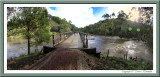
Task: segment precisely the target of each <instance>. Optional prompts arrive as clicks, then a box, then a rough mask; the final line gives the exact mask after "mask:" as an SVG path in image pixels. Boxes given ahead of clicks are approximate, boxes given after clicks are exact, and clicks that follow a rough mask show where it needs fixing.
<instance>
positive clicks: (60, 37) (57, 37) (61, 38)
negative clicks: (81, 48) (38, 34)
mask: <svg viewBox="0 0 160 77" xmlns="http://www.w3.org/2000/svg"><path fill="white" fill-rule="evenodd" d="M72 34H73V32H65V33H59V34H53V35H52V41H53V47H54V46H56V45H58V44H59V43H61V42H63V41H64V40H66V39H67V38H68V37H70V36H71V35H72Z"/></svg>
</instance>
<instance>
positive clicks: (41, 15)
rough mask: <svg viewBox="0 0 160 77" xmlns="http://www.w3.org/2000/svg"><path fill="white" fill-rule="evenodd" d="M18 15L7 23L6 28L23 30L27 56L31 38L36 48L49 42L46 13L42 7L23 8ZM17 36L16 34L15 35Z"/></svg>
mask: <svg viewBox="0 0 160 77" xmlns="http://www.w3.org/2000/svg"><path fill="white" fill-rule="evenodd" d="M21 9H22V10H21V12H20V14H18V15H17V16H14V17H13V19H11V20H10V21H8V24H7V26H10V27H12V29H13V28H21V29H23V31H21V32H23V34H24V35H25V38H26V39H27V40H28V54H30V45H31V41H30V40H31V38H33V39H34V43H33V45H35V46H37V45H40V44H42V43H43V42H49V39H50V26H49V19H48V12H47V10H46V9H45V8H43V7H23V8H21ZM17 34H18V33H17Z"/></svg>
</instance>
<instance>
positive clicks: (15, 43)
mask: <svg viewBox="0 0 160 77" xmlns="http://www.w3.org/2000/svg"><path fill="white" fill-rule="evenodd" d="M47 46H52V41H50V43H48V44H47ZM42 48H43V45H40V46H37V47H33V46H31V47H30V51H31V53H32V52H36V51H41V50H42ZM25 54H28V44H27V40H26V39H22V38H14V39H7V59H10V58H14V57H19V56H21V55H25Z"/></svg>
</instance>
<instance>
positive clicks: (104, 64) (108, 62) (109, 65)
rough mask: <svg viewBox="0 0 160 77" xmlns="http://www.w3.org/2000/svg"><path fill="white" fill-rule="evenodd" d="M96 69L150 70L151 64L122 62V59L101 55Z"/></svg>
mask: <svg viewBox="0 0 160 77" xmlns="http://www.w3.org/2000/svg"><path fill="white" fill-rule="evenodd" d="M96 69H99V70H152V69H153V64H151V63H145V62H143V63H142V62H139V61H133V60H124V59H122V58H118V57H114V56H111V55H109V57H108V58H107V55H104V54H101V55H100V59H99V62H98V63H97V66H96Z"/></svg>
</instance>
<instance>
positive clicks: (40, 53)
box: [10, 52, 43, 60]
mask: <svg viewBox="0 0 160 77" xmlns="http://www.w3.org/2000/svg"><path fill="white" fill-rule="evenodd" d="M42 54H43V53H42V52H35V53H30V54H27V55H21V56H20V57H16V58H11V59H10V60H20V59H24V58H28V57H31V56H38V55H42Z"/></svg>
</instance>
